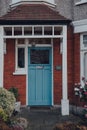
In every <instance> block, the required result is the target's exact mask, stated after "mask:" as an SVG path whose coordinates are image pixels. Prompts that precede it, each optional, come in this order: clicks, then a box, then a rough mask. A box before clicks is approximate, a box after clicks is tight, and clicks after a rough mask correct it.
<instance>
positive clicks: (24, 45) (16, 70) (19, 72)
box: [13, 39, 27, 75]
mask: <svg viewBox="0 0 87 130" xmlns="http://www.w3.org/2000/svg"><path fill="white" fill-rule="evenodd" d="M18 48H24V63H25V65H24V68H19V67H18ZM26 58H27V57H26V44H25V40H24V44H18V39H16V43H15V72H14V73H13V74H14V75H20V74H21V75H25V74H26Z"/></svg>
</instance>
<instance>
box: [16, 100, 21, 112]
mask: <svg viewBox="0 0 87 130" xmlns="http://www.w3.org/2000/svg"><path fill="white" fill-rule="evenodd" d="M20 107H21V102H20V101H18V102H16V103H15V111H16V112H20Z"/></svg>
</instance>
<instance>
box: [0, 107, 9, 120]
mask: <svg viewBox="0 0 87 130" xmlns="http://www.w3.org/2000/svg"><path fill="white" fill-rule="evenodd" d="M0 119H2V120H3V121H5V122H6V121H7V120H8V116H7V114H6V113H5V112H4V110H3V108H0Z"/></svg>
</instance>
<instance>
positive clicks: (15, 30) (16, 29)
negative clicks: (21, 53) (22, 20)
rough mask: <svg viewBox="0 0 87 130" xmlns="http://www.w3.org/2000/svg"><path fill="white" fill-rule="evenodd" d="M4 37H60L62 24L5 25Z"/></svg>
mask: <svg viewBox="0 0 87 130" xmlns="http://www.w3.org/2000/svg"><path fill="white" fill-rule="evenodd" d="M3 29H4V38H9V37H11V38H12V37H19V38H20V37H21V36H22V37H25V38H28V37H30V38H32V37H34V36H35V37H39V38H42V37H46V38H49V37H54V38H55V37H58V36H62V32H63V26H62V25H28V26H4V28H3Z"/></svg>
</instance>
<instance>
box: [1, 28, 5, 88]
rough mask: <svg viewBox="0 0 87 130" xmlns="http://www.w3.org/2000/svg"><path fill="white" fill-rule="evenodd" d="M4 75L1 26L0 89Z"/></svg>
mask: <svg viewBox="0 0 87 130" xmlns="http://www.w3.org/2000/svg"><path fill="white" fill-rule="evenodd" d="M3 74H4V39H3V26H0V87H3V76H4V75H3Z"/></svg>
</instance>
